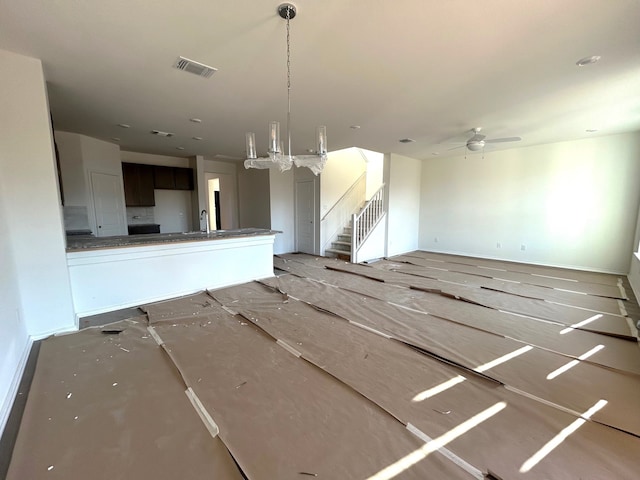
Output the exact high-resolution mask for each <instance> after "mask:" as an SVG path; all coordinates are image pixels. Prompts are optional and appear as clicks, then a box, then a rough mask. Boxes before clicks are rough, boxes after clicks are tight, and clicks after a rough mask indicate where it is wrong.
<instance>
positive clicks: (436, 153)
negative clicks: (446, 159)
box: [431, 152, 440, 155]
mask: <svg viewBox="0 0 640 480" xmlns="http://www.w3.org/2000/svg"><path fill="white" fill-rule="evenodd" d="M431 155H440V152H431Z"/></svg>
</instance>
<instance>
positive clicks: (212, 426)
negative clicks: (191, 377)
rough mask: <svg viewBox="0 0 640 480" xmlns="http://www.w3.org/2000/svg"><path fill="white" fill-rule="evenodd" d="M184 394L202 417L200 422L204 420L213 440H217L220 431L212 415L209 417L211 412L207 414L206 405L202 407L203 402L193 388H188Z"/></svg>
mask: <svg viewBox="0 0 640 480" xmlns="http://www.w3.org/2000/svg"><path fill="white" fill-rule="evenodd" d="M184 393H185V394H186V395H187V397H188V398H189V400H190V401H191V405H193V408H194V409H195V411H196V413H197V414H198V416H199V417H200V420H202V423H204V426H205V427H207V430H209V433H210V434H211V436H212V437H213V438H216V437H217V436H218V434H219V433H220V429H219V428H218V425H217V424H216V422H214V421H213V418H211V415H209V412H207V409H206V408H204V405H202V402H201V401H200V399H199V398H198V396H197V395H196V394H195V392H194V391H193V389H192V388H191V387H189V388H187V389H186V390H185V391H184Z"/></svg>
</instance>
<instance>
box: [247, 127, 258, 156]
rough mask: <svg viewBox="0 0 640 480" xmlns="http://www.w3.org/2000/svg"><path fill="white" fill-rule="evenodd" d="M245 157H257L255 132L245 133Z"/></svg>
mask: <svg viewBox="0 0 640 480" xmlns="http://www.w3.org/2000/svg"><path fill="white" fill-rule="evenodd" d="M246 136H247V158H258V154H257V153H256V134H255V133H253V132H248V133H247V135H246Z"/></svg>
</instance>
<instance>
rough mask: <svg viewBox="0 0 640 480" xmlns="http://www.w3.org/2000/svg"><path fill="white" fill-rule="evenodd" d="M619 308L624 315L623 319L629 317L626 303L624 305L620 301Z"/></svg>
mask: <svg viewBox="0 0 640 480" xmlns="http://www.w3.org/2000/svg"><path fill="white" fill-rule="evenodd" d="M618 308H619V309H620V315H622V316H623V317H628V316H629V314H628V313H627V309H626V308H625V307H624V303H622V300H618Z"/></svg>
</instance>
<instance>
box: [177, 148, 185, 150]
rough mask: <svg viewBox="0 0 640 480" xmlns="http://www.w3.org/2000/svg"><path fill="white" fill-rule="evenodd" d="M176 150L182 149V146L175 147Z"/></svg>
mask: <svg viewBox="0 0 640 480" xmlns="http://www.w3.org/2000/svg"><path fill="white" fill-rule="evenodd" d="M176 150H184V147H176Z"/></svg>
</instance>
